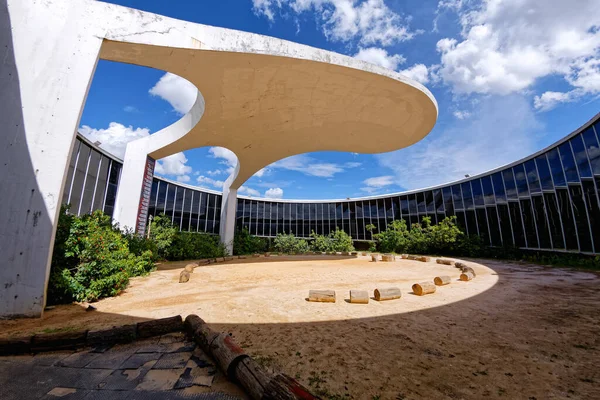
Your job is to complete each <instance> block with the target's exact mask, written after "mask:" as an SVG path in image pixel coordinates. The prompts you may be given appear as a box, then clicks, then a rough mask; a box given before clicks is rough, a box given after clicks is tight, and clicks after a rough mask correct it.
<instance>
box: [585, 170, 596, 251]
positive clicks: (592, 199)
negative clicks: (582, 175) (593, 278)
mask: <svg viewBox="0 0 600 400" xmlns="http://www.w3.org/2000/svg"><path fill="white" fill-rule="evenodd" d="M599 180H600V177H599V178H596V184H598V181H599ZM582 185H583V193H584V195H585V202H586V204H587V210H588V217H589V219H590V227H591V228H592V238H593V241H594V250H595V252H596V253H598V252H600V209H599V208H598V194H597V192H596V188H595V187H594V182H592V181H583V182H582Z"/></svg>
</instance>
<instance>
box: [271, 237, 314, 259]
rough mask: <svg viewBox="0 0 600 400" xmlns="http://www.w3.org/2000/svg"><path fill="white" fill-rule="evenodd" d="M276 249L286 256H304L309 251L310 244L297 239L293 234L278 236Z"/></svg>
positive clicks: (275, 242) (275, 243)
mask: <svg viewBox="0 0 600 400" xmlns="http://www.w3.org/2000/svg"><path fill="white" fill-rule="evenodd" d="M274 248H275V250H276V251H277V252H279V253H285V254H303V253H306V252H307V251H308V243H307V242H306V240H304V239H300V238H297V237H296V236H294V234H293V233H290V234H287V235H286V234H284V233H280V234H278V235H277V237H276V238H275V241H274Z"/></svg>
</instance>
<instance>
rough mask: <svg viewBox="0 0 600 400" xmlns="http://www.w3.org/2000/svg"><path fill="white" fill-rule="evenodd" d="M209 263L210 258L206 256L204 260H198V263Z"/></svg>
mask: <svg viewBox="0 0 600 400" xmlns="http://www.w3.org/2000/svg"><path fill="white" fill-rule="evenodd" d="M209 263H210V262H209V259H208V258H205V259H204V260H199V261H198V265H206V264H209Z"/></svg>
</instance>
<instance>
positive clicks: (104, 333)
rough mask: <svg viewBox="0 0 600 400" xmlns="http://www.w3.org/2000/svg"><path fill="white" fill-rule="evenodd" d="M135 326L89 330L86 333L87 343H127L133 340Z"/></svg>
mask: <svg viewBox="0 0 600 400" xmlns="http://www.w3.org/2000/svg"><path fill="white" fill-rule="evenodd" d="M136 331H137V326H136V325H135V324H131V325H123V326H115V327H113V328H111V329H103V330H100V331H90V332H88V334H87V344H88V345H97V344H101V343H129V342H133V341H134V340H135V336H136Z"/></svg>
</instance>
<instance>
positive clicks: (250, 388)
mask: <svg viewBox="0 0 600 400" xmlns="http://www.w3.org/2000/svg"><path fill="white" fill-rule="evenodd" d="M273 378H274V377H273V375H271V374H270V373H269V372H267V371H265V369H264V368H263V367H261V366H260V365H259V364H258V363H257V362H256V361H255V360H254V359H253V358H251V357H246V358H242V359H241V360H240V361H239V362H238V363H237V365H236V367H235V380H236V381H237V382H239V383H240V385H241V386H242V387H243V388H244V390H245V391H246V393H247V394H248V395H250V398H252V399H263V398H265V397H264V396H265V388H266V387H267V385H268V384H269V382H270V381H271V380H272V379H273Z"/></svg>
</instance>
